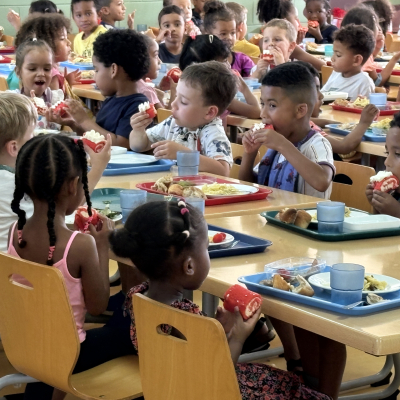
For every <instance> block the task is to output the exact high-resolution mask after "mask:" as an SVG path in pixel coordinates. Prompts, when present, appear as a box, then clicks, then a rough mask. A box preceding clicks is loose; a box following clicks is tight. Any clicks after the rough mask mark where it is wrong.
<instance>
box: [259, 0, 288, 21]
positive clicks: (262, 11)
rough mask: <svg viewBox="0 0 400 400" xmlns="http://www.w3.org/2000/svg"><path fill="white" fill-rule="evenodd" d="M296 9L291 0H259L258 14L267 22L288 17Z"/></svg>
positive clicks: (260, 19) (261, 19)
mask: <svg viewBox="0 0 400 400" xmlns="http://www.w3.org/2000/svg"><path fill="white" fill-rule="evenodd" d="M293 9H294V5H293V3H292V1H291V0H258V3H257V14H258V19H259V21H260V22H261V23H264V22H265V23H267V22H269V21H271V19H274V18H279V19H286V18H287V17H288V16H289V14H290V13H291V12H292V10H293Z"/></svg>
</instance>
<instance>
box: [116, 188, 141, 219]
mask: <svg viewBox="0 0 400 400" xmlns="http://www.w3.org/2000/svg"><path fill="white" fill-rule="evenodd" d="M146 198H147V192H146V191H145V190H121V192H120V197H119V200H120V204H121V211H122V223H123V224H124V223H125V222H126V219H127V218H128V216H129V214H130V213H131V212H132V211H133V210H134V209H135V208H137V207H139V206H141V205H142V204H144V203H146Z"/></svg>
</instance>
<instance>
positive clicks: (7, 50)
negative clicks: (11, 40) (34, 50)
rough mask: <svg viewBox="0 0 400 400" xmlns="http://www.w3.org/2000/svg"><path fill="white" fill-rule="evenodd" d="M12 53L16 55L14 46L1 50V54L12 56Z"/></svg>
mask: <svg viewBox="0 0 400 400" xmlns="http://www.w3.org/2000/svg"><path fill="white" fill-rule="evenodd" d="M12 53H15V47H14V46H4V47H2V48H0V54H12Z"/></svg>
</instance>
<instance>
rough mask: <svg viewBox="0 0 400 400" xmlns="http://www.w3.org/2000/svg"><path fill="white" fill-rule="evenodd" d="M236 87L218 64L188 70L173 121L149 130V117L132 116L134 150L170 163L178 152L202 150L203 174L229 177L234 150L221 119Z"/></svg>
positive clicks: (208, 63)
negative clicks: (168, 160)
mask: <svg viewBox="0 0 400 400" xmlns="http://www.w3.org/2000/svg"><path fill="white" fill-rule="evenodd" d="M236 85H237V82H236V77H235V76H234V75H233V74H232V72H231V71H230V69H229V68H228V67H227V66H226V65H225V64H223V63H220V62H218V61H208V62H205V63H201V64H194V65H191V66H189V67H187V68H186V69H185V70H184V71H183V74H182V76H181V78H180V79H179V82H178V86H177V89H176V90H177V97H176V99H175V101H174V102H173V103H172V116H171V117H170V118H168V119H166V120H165V121H164V122H163V123H161V124H159V125H157V126H155V127H153V128H150V129H147V130H146V127H147V126H148V125H149V124H150V123H151V119H150V118H149V117H148V115H147V113H146V112H140V113H138V114H135V115H133V116H132V119H131V125H132V132H131V134H130V137H129V142H130V147H131V149H132V150H133V151H138V152H143V151H147V150H150V149H154V155H155V157H156V158H158V159H160V158H167V159H171V160H176V153H177V152H178V151H182V150H187V149H190V150H200V166H199V170H200V171H204V172H211V173H214V174H217V175H223V176H228V175H229V171H230V167H231V165H232V162H233V160H232V150H231V145H230V143H229V141H228V138H227V137H226V134H225V131H224V127H223V125H222V121H221V119H220V118H219V116H220V115H221V114H222V113H223V112H224V111H225V110H226V107H227V106H228V105H229V104H230V102H231V101H232V100H233V98H234V97H235V93H236V90H237V89H236Z"/></svg>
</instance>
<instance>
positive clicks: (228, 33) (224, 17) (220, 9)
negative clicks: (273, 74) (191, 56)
mask: <svg viewBox="0 0 400 400" xmlns="http://www.w3.org/2000/svg"><path fill="white" fill-rule="evenodd" d="M204 31H205V33H208V34H211V35H215V36H217V37H218V38H219V39H221V40H222V41H223V42H224V43H225V44H226V45H227V46H228V48H229V49H230V50H231V54H230V55H229V57H228V61H229V64H230V65H231V67H232V69H235V70H236V71H238V72H239V73H240V75H241V76H243V77H248V76H250V73H251V69H252V68H253V67H254V63H253V61H252V60H251V58H250V57H248V56H246V54H243V53H237V52H234V51H232V48H233V46H234V44H235V42H236V21H235V15H234V14H233V12H232V11H230V10H229V9H228V8H227V7H226V6H225V4H224V3H222V2H221V1H217V0H216V1H208V2H207V3H206V4H205V5H204Z"/></svg>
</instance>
